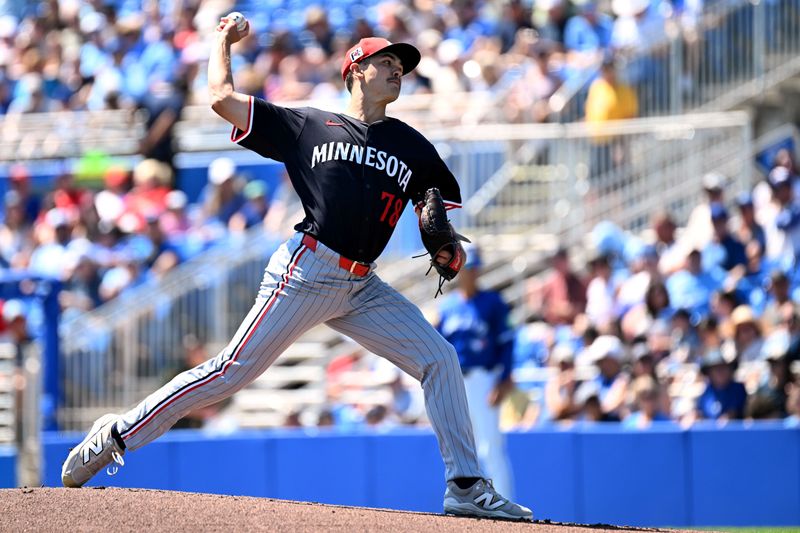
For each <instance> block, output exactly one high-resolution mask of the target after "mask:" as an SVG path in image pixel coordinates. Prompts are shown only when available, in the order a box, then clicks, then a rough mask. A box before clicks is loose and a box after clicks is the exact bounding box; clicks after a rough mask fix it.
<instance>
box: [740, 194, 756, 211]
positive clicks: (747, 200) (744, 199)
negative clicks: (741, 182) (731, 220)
mask: <svg viewBox="0 0 800 533" xmlns="http://www.w3.org/2000/svg"><path fill="white" fill-rule="evenodd" d="M736 205H737V206H739V208H740V209H741V208H742V207H753V195H752V194H751V193H750V191H742V192H740V193H739V194H737V195H736Z"/></svg>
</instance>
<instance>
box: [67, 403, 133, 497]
mask: <svg viewBox="0 0 800 533" xmlns="http://www.w3.org/2000/svg"><path fill="white" fill-rule="evenodd" d="M117 418H118V417H117V415H113V414H108V415H103V416H101V417H100V418H99V419H97V421H96V422H95V423H94V425H93V426H92V429H91V430H89V434H88V435H86V438H85V439H83V442H81V443H80V444H79V445H77V446H76V447H74V448H73V449H72V451H70V452H69V455H68V456H67V460H66V461H64V466H63V467H62V468H61V483H63V484H64V486H65V487H80V486H82V485H83V484H84V483H86V482H87V481H89V480H90V479H92V477H93V476H94V475H95V474H97V473H98V472H99V471H100V469H101V468H103V467H104V466H107V465H108V464H109V463H111V462H112V461H114V462H115V463H117V464H118V465H120V466H122V465H124V464H125V461H123V460H122V455H123V454H124V453H125V451H124V450H123V449H122V448H120V446H119V445H118V444H117V443H116V441H115V440H114V437H113V436H112V435H111V428H112V427H113V426H114V423H115V422H116V421H117ZM114 473H116V472H114Z"/></svg>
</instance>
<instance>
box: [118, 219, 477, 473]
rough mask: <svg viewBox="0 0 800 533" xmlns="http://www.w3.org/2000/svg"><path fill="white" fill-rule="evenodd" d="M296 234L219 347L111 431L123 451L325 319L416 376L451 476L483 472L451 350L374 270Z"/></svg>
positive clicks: (234, 385) (258, 367)
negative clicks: (362, 272) (352, 266)
mask: <svg viewBox="0 0 800 533" xmlns="http://www.w3.org/2000/svg"><path fill="white" fill-rule="evenodd" d="M302 237H303V234H301V233H297V234H295V235H294V237H292V238H291V239H289V240H288V241H287V242H286V243H284V244H282V245H281V247H280V248H279V249H278V250H277V251H276V252H275V254H273V256H272V258H271V259H270V261H269V264H268V265H267V268H266V271H265V273H264V279H263V281H262V282H261V289H260V290H259V293H258V297H257V298H256V302H255V304H254V305H253V307H252V309H250V312H249V313H248V314H247V316H246V317H245V319H244V321H243V322H242V324H241V326H240V327H239V330H238V331H237V332H236V334H235V335H234V337H233V339H232V340H231V341H230V343H229V344H228V346H226V347H225V349H224V350H222V352H220V353H219V354H218V355H217V356H216V357H214V358H213V359H209V360H208V361H206V362H205V363H203V364H201V365H199V366H197V367H195V368H193V369H191V370H187V371H186V372H183V373H182V374H179V375H178V376H176V377H175V378H173V379H172V381H170V382H169V383H167V384H166V385H164V386H163V387H161V389H159V390H157V391H156V392H154V393H153V394H151V395H150V396H148V397H147V398H145V399H144V401H142V402H141V403H140V404H139V405H137V406H136V407H135V408H133V409H132V410H130V411H128V412H127V413H125V414H123V415H122V417H121V420H120V422H118V424H117V429H118V430H119V433H120V435H121V436H122V438H123V440H124V441H125V445H126V446H127V448H128V449H129V450H136V449H137V448H140V447H142V446H144V445H145V444H147V443H148V442H150V441H152V440H154V439H156V438H158V437H159V436H160V435H162V434H163V433H165V432H166V431H167V430H168V429H169V428H171V427H172V426H173V425H174V424H175V422H177V421H178V420H179V419H180V418H182V417H183V416H185V415H186V414H187V413H189V412H190V411H192V410H194V409H198V408H200V407H203V406H206V405H210V404H212V403H215V402H218V401H220V400H223V399H225V398H227V397H229V396H231V395H232V394H234V393H235V392H236V391H238V390H240V389H242V388H243V387H245V386H246V385H248V384H249V383H251V382H252V381H253V380H255V379H256V378H257V377H258V376H259V375H261V374H262V373H263V372H264V371H265V370H267V368H269V366H270V365H271V364H272V363H273V362H274V361H275V360H276V359H277V358H278V356H279V355H280V354H281V353H283V351H284V350H286V348H287V347H288V346H289V345H290V344H292V343H293V342H294V341H295V340H297V339H298V337H300V336H301V335H302V334H303V333H304V332H305V331H307V330H308V329H309V328H311V327H313V326H315V325H317V324H319V323H321V322H324V323H326V324H327V325H328V326H330V327H332V328H333V329H335V330H336V331H339V332H341V333H343V334H345V335H347V336H349V337H351V338H352V339H354V340H356V341H357V342H359V343H360V344H361V345H362V346H364V347H365V348H366V349H367V350H369V351H371V352H373V353H375V354H377V355H380V356H382V357H385V358H386V359H388V360H389V361H391V362H392V363H394V364H395V365H397V366H398V367H399V368H400V369H402V370H403V371H405V372H407V373H408V374H409V375H411V376H413V377H414V378H415V379H417V380H419V381H420V383H421V384H422V388H423V390H424V393H425V408H426V410H427V413H428V418H429V419H430V421H431V425H432V426H433V430H434V432H435V433H436V437H437V439H438V441H439V450H440V451H441V454H442V458H443V459H444V464H445V468H446V478H447V479H453V478H458V477H484V476H483V474H482V473H481V468H480V465H479V462H478V457H477V453H476V451H475V442H474V439H473V434H472V425H471V423H470V419H469V411H468V408H467V398H466V393H465V391H464V382H463V379H462V375H461V369H460V367H459V364H458V357H457V355H456V352H455V350H454V349H453V347H452V346H451V345H450V344H449V343H448V342H447V341H446V340H444V338H442V336H441V335H439V333H438V332H437V331H436V330H435V329H434V328H433V327H432V326H431V325H430V324H429V323H428V321H427V320H425V318H424V317H423V316H422V313H421V312H420V311H419V309H417V307H416V306H414V305H413V304H412V303H411V302H409V301H408V300H407V299H406V298H405V297H403V296H402V295H401V294H400V293H398V292H397V291H396V290H395V289H393V288H391V287H390V286H389V285H387V284H386V283H384V282H383V281H382V280H381V279H380V278H379V277H378V276H377V275H375V274H374V273H370V274H368V275H367V276H365V277H358V276H355V275H353V274H350V273H349V272H348V271H346V270H344V269H342V268H341V267H340V266H339V264H338V259H339V256H338V254H336V253H335V252H333V251H332V250H330V249H329V248H327V247H326V246H325V245H323V244H322V243H319V244H318V245H317V249H316V251H312V250H311V249H310V248H308V247H306V246H305V245H304V244H302Z"/></svg>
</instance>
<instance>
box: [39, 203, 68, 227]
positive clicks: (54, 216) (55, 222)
mask: <svg viewBox="0 0 800 533" xmlns="http://www.w3.org/2000/svg"><path fill="white" fill-rule="evenodd" d="M44 221H45V223H46V224H47V225H48V226H50V227H51V228H54V229H55V228H60V227H63V226H68V225H69V219H68V218H67V214H66V213H65V212H64V210H63V209H59V208H58V207H54V208H52V209H50V210H49V211H48V212H47V214H45V216H44Z"/></svg>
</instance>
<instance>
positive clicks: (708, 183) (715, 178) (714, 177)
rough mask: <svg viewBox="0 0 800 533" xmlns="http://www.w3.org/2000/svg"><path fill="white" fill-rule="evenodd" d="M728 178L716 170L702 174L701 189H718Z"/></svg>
mask: <svg viewBox="0 0 800 533" xmlns="http://www.w3.org/2000/svg"><path fill="white" fill-rule="evenodd" d="M727 182H728V179H727V178H726V177H725V176H723V175H722V174H720V173H718V172H709V173H708V174H705V175H704V176H703V189H705V190H706V191H720V190H722V188H723V187H725V184H726V183H727Z"/></svg>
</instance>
